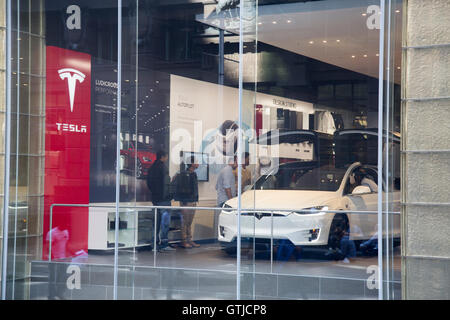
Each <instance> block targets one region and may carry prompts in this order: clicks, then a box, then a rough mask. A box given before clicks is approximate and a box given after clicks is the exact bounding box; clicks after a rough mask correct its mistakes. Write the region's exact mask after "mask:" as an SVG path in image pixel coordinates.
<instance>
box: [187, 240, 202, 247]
mask: <svg viewBox="0 0 450 320" xmlns="http://www.w3.org/2000/svg"><path fill="white" fill-rule="evenodd" d="M189 244H190V245H191V246H192V247H195V248H198V247H200V245H199V244H198V243H195V242H194V241H190V242H189Z"/></svg>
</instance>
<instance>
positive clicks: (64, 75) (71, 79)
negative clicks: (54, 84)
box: [58, 68, 86, 112]
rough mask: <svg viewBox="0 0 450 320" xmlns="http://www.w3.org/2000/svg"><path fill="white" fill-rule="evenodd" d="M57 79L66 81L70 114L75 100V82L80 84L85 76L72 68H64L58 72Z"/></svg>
mask: <svg viewBox="0 0 450 320" xmlns="http://www.w3.org/2000/svg"><path fill="white" fill-rule="evenodd" d="M58 73H59V77H60V78H61V80H64V79H67V85H68V87H69V98H70V112H73V101H74V99H75V87H76V85H77V81H79V82H80V83H82V82H83V81H84V78H86V76H85V75H84V74H83V73H82V72H80V71H78V70H76V69H72V68H65V69H60V70H58Z"/></svg>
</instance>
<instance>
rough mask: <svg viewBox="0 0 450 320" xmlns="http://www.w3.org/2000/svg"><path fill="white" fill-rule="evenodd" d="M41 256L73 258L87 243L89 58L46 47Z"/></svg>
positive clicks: (78, 53)
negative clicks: (73, 205) (51, 209)
mask: <svg viewBox="0 0 450 320" xmlns="http://www.w3.org/2000/svg"><path fill="white" fill-rule="evenodd" d="M46 61H47V67H46V72H47V74H46V77H47V78H46V96H45V98H46V106H45V112H46V114H45V115H46V119H45V179H44V183H45V188H44V193H45V197H44V239H43V240H44V244H43V258H44V259H48V252H49V241H50V239H51V242H52V245H51V251H52V259H58V258H65V257H70V256H73V255H74V254H75V253H76V252H78V251H80V250H85V251H87V246H88V222H89V220H88V218H89V209H88V208H74V207H72V208H71V207H54V208H53V215H52V226H51V230H52V232H51V233H50V232H49V231H50V206H51V205H52V204H89V160H90V121H91V56H90V55H88V54H84V53H80V52H75V51H71V50H66V49H61V48H57V47H51V46H49V47H47V58H46Z"/></svg>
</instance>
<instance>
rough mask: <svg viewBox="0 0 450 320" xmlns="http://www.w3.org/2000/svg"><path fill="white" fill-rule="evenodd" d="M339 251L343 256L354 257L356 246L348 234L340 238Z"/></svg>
mask: <svg viewBox="0 0 450 320" xmlns="http://www.w3.org/2000/svg"><path fill="white" fill-rule="evenodd" d="M341 251H342V254H343V255H344V257H345V258H353V257H356V246H355V242H354V241H353V240H350V237H349V236H348V235H345V236H343V237H342V239H341Z"/></svg>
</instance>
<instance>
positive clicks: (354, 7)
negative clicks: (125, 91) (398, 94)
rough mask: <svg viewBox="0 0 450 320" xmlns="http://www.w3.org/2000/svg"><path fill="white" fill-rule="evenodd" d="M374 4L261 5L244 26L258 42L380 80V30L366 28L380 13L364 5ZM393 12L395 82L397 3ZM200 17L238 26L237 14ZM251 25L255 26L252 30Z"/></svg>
mask: <svg viewBox="0 0 450 320" xmlns="http://www.w3.org/2000/svg"><path fill="white" fill-rule="evenodd" d="M373 4H379V1H374V0H325V1H313V2H305V3H291V4H280V5H267V6H259V7H258V14H257V15H256V14H253V17H256V18H254V19H251V17H252V13H250V14H248V17H250V19H249V20H247V21H246V25H247V27H249V28H248V30H250V35H249V36H254V37H256V38H257V40H258V42H264V43H267V44H270V45H273V46H276V47H279V48H282V49H285V50H289V51H292V52H295V53H298V54H301V55H304V56H307V57H311V58H313V59H317V60H320V61H323V62H326V63H329V64H333V65H336V66H339V67H342V68H345V69H348V70H352V71H355V72H358V73H362V74H365V75H369V76H371V77H374V78H378V75H379V55H378V54H379V45H380V44H379V34H380V32H379V31H380V30H378V29H376V28H375V29H372V30H371V29H369V28H368V26H367V20H368V19H371V18H373V15H374V14H378V13H374V12H372V11H369V13H368V7H369V6H371V5H373ZM392 15H393V16H394V17H395V18H394V19H392V21H391V26H393V28H392V29H393V30H394V31H393V32H392V33H391V37H393V39H392V40H393V41H391V42H390V43H391V45H390V49H391V52H393V60H392V64H393V66H391V70H394V71H396V72H395V73H394V75H395V82H397V83H399V82H400V69H399V68H400V66H401V60H400V59H401V15H402V13H401V7H399V8H395V9H394V12H393V14H392ZM233 20H234V22H233ZM200 21H201V22H203V23H208V24H211V25H215V26H218V25H219V23H221V24H222V25H223V26H225V27H224V28H225V29H227V30H228V31H231V32H236V31H238V30H239V29H237V28H238V23H236V21H238V19H237V18H230V17H228V18H224V19H217V17H216V19H214V18H213V17H211V16H210V17H209V18H207V19H200ZM254 26H257V31H256V32H255V31H254V30H255V28H254ZM252 33H253V34H252ZM255 33H256V35H255ZM386 36H387V33H386ZM386 49H387V44H386ZM393 49H395V50H393ZM385 52H386V51H385ZM385 76H386V75H385Z"/></svg>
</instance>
